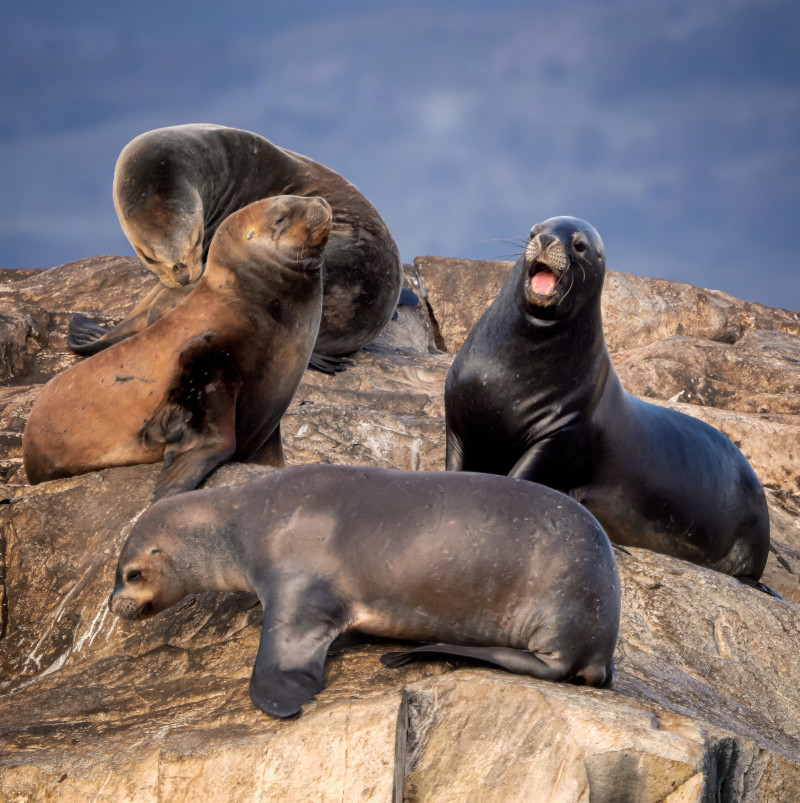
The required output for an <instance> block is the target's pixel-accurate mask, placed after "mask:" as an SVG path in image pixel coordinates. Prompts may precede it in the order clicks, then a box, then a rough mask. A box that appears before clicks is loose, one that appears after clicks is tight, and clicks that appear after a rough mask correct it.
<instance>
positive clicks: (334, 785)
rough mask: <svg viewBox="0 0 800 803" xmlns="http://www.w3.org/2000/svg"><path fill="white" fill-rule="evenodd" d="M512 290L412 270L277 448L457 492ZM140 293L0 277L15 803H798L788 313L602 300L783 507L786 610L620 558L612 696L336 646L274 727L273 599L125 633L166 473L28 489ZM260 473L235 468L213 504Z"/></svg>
mask: <svg viewBox="0 0 800 803" xmlns="http://www.w3.org/2000/svg"><path fill="white" fill-rule="evenodd" d="M509 267H510V266H509V265H508V263H470V262H465V261H462V260H446V259H434V258H428V257H426V258H422V259H419V260H417V263H416V265H415V267H414V268H409V269H408V278H409V283H410V285H412V286H413V284H414V282H415V281H417V279H418V277H419V278H421V279H422V283H423V286H424V288H425V290H426V292H427V299H426V301H427V303H426V304H424V305H421V306H420V307H417V308H401V309H400V310H399V315H398V319H397V320H396V321H394V322H392V324H390V327H389V328H388V330H387V331H386V332H385V333H384V334H383V335H382V336H381V338H380V339H379V341H378V342H377V343H376V344H375V346H374V347H371V348H370V349H369V350H366V351H362V352H360V353H359V354H358V355H356V357H355V362H356V365H355V366H353V367H352V368H350V369H349V370H348V371H346V372H345V373H343V374H339V375H336V376H324V375H321V374H317V373H312V372H307V373H306V376H305V378H304V381H303V383H302V384H301V386H300V388H299V390H298V393H297V395H296V398H295V400H294V402H293V404H292V407H291V408H290V410H289V412H288V413H287V415H286V416H285V418H284V421H283V425H282V428H283V435H284V442H285V448H286V453H287V457H288V459H289V462H290V463H294V464H296V463H303V462H330V463H371V464H376V465H385V466H395V467H399V468H405V469H408V470H416V469H441V468H443V466H444V418H443V415H444V412H443V405H442V392H443V384H444V377H445V375H446V373H447V369H448V367H449V365H450V362H451V360H452V357H453V349H455V348H457V346H458V344H459V343H460V341H461V340H463V336H465V335H466V332H467V331H468V329H469V327H471V325H472V323H474V321H475V320H477V317H478V316H479V315H480V314H481V312H482V311H483V309H485V307H486V305H487V304H488V303H489V302H490V300H491V297H492V295H493V294H494V293H495V292H496V291H497V289H499V286H500V284H502V281H503V279H504V276H505V274H506V273H507V271H508V268H509ZM146 274H147V272H146V271H145V270H144V268H141V267H140V266H139V265H138V263H136V262H135V260H126V259H123V258H121V257H97V258H94V259H91V260H82V261H81V262H78V263H72V264H71V265H66V266H63V267H61V268H54V269H53V270H50V271H47V272H36V273H33V274H25V275H22V274H21V273H20V272H18V271H5V272H3V271H0V356H1V357H2V360H1V361H0V376H2V377H3V380H2V381H3V382H4V385H3V386H2V387H0V445H1V446H0V448H1V449H2V452H0V458H1V459H0V479H1V480H2V481H3V483H4V484H2V485H0V628H1V632H2V638H0V800H9V801H11V800H54V801H55V800H59V801H61V800H87V799H108V800H135V801H139V800H164V801H183V800H187V801H188V800H192V801H194V800H199V799H217V800H243V799H269V800H271V799H281V800H285V801H295V800H326V801H327V800H336V801H341V800H348V801H349V800H391V799H395V800H409V801H433V800H442V801H444V800H448V801H449V800H478V801H483V800H486V801H495V800H496V801H509V800H525V801H529V800H546V801H587V802H588V801H627V800H630V801H672V803H677V801H716V800H723V801H742V800H744V801H762V800H769V801H773V800H775V801H782V800H785V801H792V800H798V799H800V724H798V723H800V692H798V687H800V683H799V682H798V681H799V680H800V678H798V672H799V671H800V670H798V666H800V638H799V636H800V633H799V632H798V630H800V608H798V606H797V603H800V421H798V417H797V410H796V408H795V405H796V401H797V398H798V397H799V396H798V394H799V391H798V387H797V363H798V360H800V326H799V325H798V317H797V315H796V314H795V313H792V312H787V311H783V310H771V309H769V308H766V307H761V306H759V305H755V304H749V303H745V302H740V301H737V300H736V299H732V298H731V297H729V296H725V295H724V294H721V293H714V292H711V291H706V290H702V289H699V288H693V287H689V286H687V285H677V284H672V283H669V282H661V281H658V280H647V279H640V278H638V277H633V276H625V275H622V274H613V273H612V274H610V275H609V277H608V280H607V288H606V292H605V295H604V316H605V320H606V329H607V338H608V341H609V345H610V348H611V350H612V353H613V359H614V362H615V364H616V365H617V367H618V370H619V373H620V376H621V377H622V378H623V382H624V384H625V385H626V387H628V389H629V390H631V391H632V392H634V393H636V394H638V395H641V396H643V397H648V400H650V401H652V402H653V403H657V404H664V405H668V406H671V407H674V408H676V409H680V410H682V411H683V412H686V413H688V414H690V415H695V416H697V417H699V418H702V419H703V420H706V421H708V422H709V423H711V424H713V425H714V426H717V427H718V428H720V429H721V430H722V431H724V432H725V433H726V434H728V435H729V437H731V438H732V439H733V440H734V441H736V442H737V443H738V444H739V446H740V448H742V450H743V451H744V452H745V454H746V455H747V457H748V459H750V461H751V463H752V464H753V466H754V468H755V470H756V473H757V474H758V475H759V477H760V478H761V480H762V482H764V483H765V485H766V486H767V491H768V501H769V505H770V516H771V522H772V538H773V548H772V553H771V555H770V560H769V563H768V567H767V572H766V574H765V577H764V579H765V582H767V583H768V584H769V585H771V586H772V587H774V588H776V590H778V591H780V592H781V593H782V594H783V595H784V597H785V600H784V601H778V600H775V599H773V598H770V597H768V596H767V595H765V594H762V593H759V592H757V591H754V590H752V589H750V588H747V587H744V586H742V585H741V584H739V583H738V582H737V581H735V580H733V579H732V578H729V577H726V576H724V575H720V574H717V573H715V572H712V571H709V570H705V569H702V568H700V567H697V566H694V565H691V564H688V563H684V562H681V561H678V560H675V559H672V558H668V557H665V556H662V555H656V554H654V553H650V552H648V551H646V550H636V549H629V550H625V551H623V550H617V558H618V563H619V569H620V578H621V582H622V619H621V626H620V637H619V642H618V645H617V652H616V663H617V679H616V683H615V686H614V688H613V689H612V690H610V691H609V690H596V689H587V688H578V687H572V686H566V685H559V684H552V683H546V682H543V681H537V680H533V679H531V678H523V677H519V676H515V675H510V674H507V673H503V672H500V671H498V670H493V669H489V668H483V667H475V666H459V665H457V664H455V663H448V662H426V663H417V664H413V665H409V666H406V667H403V668H401V669H398V670H389V669H386V668H384V667H382V666H381V665H380V663H379V661H378V658H379V656H380V655H381V653H382V652H384V651H385V650H386V645H384V644H379V643H376V642H375V641H374V640H364V641H359V640H357V639H350V640H349V641H347V642H345V643H339V644H337V645H335V646H334V649H333V650H332V654H331V656H330V657H329V661H328V667H327V688H326V689H325V690H324V691H323V692H322V693H321V694H320V695H318V697H317V698H316V699H315V700H314V701H313V702H312V703H310V704H309V705H307V706H305V708H304V712H303V715H302V716H301V717H300V718H299V719H297V720H293V721H285V722H278V721H275V720H272V719H270V718H268V717H266V716H264V715H263V714H261V712H259V711H258V710H257V709H255V708H254V707H253V706H252V705H251V703H250V700H249V697H248V693H247V679H248V677H249V674H250V671H251V668H252V664H253V660H254V656H255V651H256V648H257V644H258V638H259V623H260V619H261V610H260V606H259V605H258V602H257V600H256V599H255V597H253V596H251V595H248V594H204V595H201V596H199V597H193V598H189V599H187V600H184V601H183V603H181V604H180V605H178V606H177V607H176V608H174V609H172V610H170V611H166V612H164V613H163V614H160V615H159V616H157V617H155V618H154V619H152V620H150V621H148V622H139V623H137V622H125V621H123V620H118V619H116V618H114V617H113V615H112V614H111V613H110V612H109V611H108V609H107V606H106V600H107V596H108V593H109V592H110V589H111V585H112V580H113V572H114V567H115V564H116V557H117V553H118V550H119V548H120V545H121V544H122V541H123V540H124V538H125V535H126V534H127V531H128V529H129V527H130V525H131V521H132V519H133V518H134V517H135V516H136V514H137V513H138V512H139V511H140V510H142V509H143V507H144V506H145V505H146V504H147V501H148V500H149V498H150V495H151V493H152V489H153V486H154V484H155V478H156V475H157V473H158V471H159V467H158V466H156V465H151V466H132V467H127V468H119V469H113V470H108V471H103V472H96V473H92V474H88V475H85V476H82V477H74V478H71V479H66V480H58V481H55V482H51V483H45V484H42V485H39V486H35V487H30V486H28V485H27V483H26V481H25V477H24V472H23V471H22V468H21V434H22V429H23V427H24V422H25V419H26V416H27V413H28V411H29V409H30V405H31V404H32V402H33V399H34V398H35V395H36V393H37V391H38V389H39V388H40V387H41V383H42V382H43V381H46V379H47V378H49V377H50V376H52V375H54V373H55V372H56V371H58V370H61V369H62V368H63V367H65V366H67V365H69V364H71V363H72V362H74V361H76V359H77V358H75V357H74V356H73V355H71V354H69V352H68V350H67V348H66V344H65V343H66V324H67V322H68V320H69V316H70V315H71V314H72V312H73V311H80V312H83V313H84V314H89V315H91V316H92V317H93V318H94V319H95V320H97V321H98V322H100V323H111V322H113V321H114V320H118V319H119V318H120V317H121V316H123V315H124V314H125V312H126V311H127V310H128V309H129V308H130V307H131V306H132V305H133V303H134V302H135V300H136V298H137V297H138V296H139V295H141V294H142V293H143V292H144V291H145V290H146V289H147V287H148V286H149V283H150V282H149V277H148V275H146ZM417 287H418V285H417ZM437 345H438V346H439V347H440V348H441V347H442V346H446V347H447V348H448V349H450V351H442V350H437ZM701 377H702V378H703V380H702V381H699V378H701ZM267 470H269V469H264V468H262V467H258V466H243V465H235V464H231V465H228V466H224V467H222V468H221V469H219V470H218V471H217V472H215V473H214V475H212V477H211V478H210V479H209V481H208V484H209V485H219V484H232V483H236V482H242V481H244V480H246V479H247V478H248V477H251V476H254V475H256V474H258V473H260V472H262V471H267Z"/></svg>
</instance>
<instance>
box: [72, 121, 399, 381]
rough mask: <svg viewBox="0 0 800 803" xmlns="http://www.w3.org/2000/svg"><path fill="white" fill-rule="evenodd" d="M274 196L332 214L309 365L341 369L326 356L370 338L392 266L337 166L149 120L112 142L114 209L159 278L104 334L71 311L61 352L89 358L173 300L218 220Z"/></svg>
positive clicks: (375, 226) (190, 278)
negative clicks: (321, 201) (115, 147)
mask: <svg viewBox="0 0 800 803" xmlns="http://www.w3.org/2000/svg"><path fill="white" fill-rule="evenodd" d="M275 195H301V196H320V197H322V198H325V200H326V201H328V203H329V204H330V206H331V209H332V210H333V227H332V230H331V235H330V239H329V242H328V247H327V250H326V252H325V270H324V274H323V290H324V293H323V306H322V321H321V324H320V330H319V333H318V335H317V341H316V344H315V346H314V357H313V358H312V366H313V367H316V368H319V369H320V370H327V371H332V370H342V369H343V367H344V365H345V364H346V362H347V361H346V360H340V359H337V358H338V357H341V356H342V355H346V354H350V353H352V352H354V351H357V350H358V349H360V348H362V347H363V346H366V345H367V344H369V343H371V342H372V341H373V340H374V339H375V337H376V336H377V335H378V333H379V332H380V331H381V329H383V327H384V326H385V325H386V324H387V323H388V321H389V320H390V319H391V317H392V314H393V312H394V310H395V307H396V305H397V301H398V296H399V294H400V287H401V283H402V276H403V274H402V266H401V263H400V256H399V253H398V250H397V246H396V244H395V242H394V239H393V238H392V235H391V234H390V232H389V229H388V228H387V226H386V224H385V223H384V222H383V220H382V218H381V216H380V215H379V214H378V212H377V210H376V209H375V207H373V206H372V204H371V203H370V202H369V201H368V200H367V199H366V198H365V197H364V196H363V195H362V194H361V193H360V192H359V191H358V190H357V189H356V188H355V187H354V186H353V185H352V184H351V183H350V182H349V181H346V180H345V179H344V178H342V177H341V176H340V175H338V174H337V173H334V172H333V171H332V170H329V169H328V168H327V167H324V166H323V165H321V164H318V163H317V162H315V161H313V160H312V159H309V158H308V157H307V156H302V155H300V154H298V153H293V152H292V151H288V150H286V149H284V148H280V147H278V146H277V145H273V144H272V143H271V142H269V141H268V140H266V139H264V138H263V137H261V136H259V135H258V134H253V133H251V132H249V131H241V130H239V129H236V128H226V127H224V126H218V125H203V124H193V125H179V126H172V127H169V128H159V129H156V130H154V131H148V132H146V133H144V134H141V135H140V136H138V137H136V138H135V139H134V140H132V141H131V142H130V143H128V145H126V146H125V148H123V150H122V153H121V154H120V156H119V159H118V160H117V166H116V169H115V172H114V206H115V208H116V210H117V215H118V217H119V221H120V224H121V225H122V230H123V231H124V232H125V236H126V237H127V238H128V239H129V240H130V242H131V244H132V245H133V248H134V250H135V251H136V253H137V254H138V255H139V257H140V258H141V259H142V260H143V261H144V263H145V264H146V265H147V267H148V268H149V269H150V270H151V271H152V272H153V273H155V275H156V276H157V277H158V279H159V280H160V282H161V284H159V285H157V286H156V287H155V288H154V289H153V290H152V291H151V292H150V293H149V294H148V295H147V296H145V298H144V299H142V301H141V302H140V303H139V304H138V305H137V306H136V308H135V309H134V310H133V311H132V312H131V314H130V315H129V316H128V317H127V318H126V319H125V320H123V321H122V322H121V323H120V324H118V325H117V326H116V327H114V328H113V329H111V330H109V331H107V330H105V329H103V328H102V327H100V326H98V325H97V324H95V323H93V322H92V321H91V320H90V319H88V318H86V317H85V316H83V315H76V316H75V317H73V319H72V321H71V322H70V336H69V340H68V342H69V345H70V346H71V348H72V349H73V350H75V351H78V352H80V353H83V354H94V353H96V352H97V351H100V350H101V349H103V348H106V347H107V346H109V345H111V344H113V343H117V342H119V341H120V340H123V339H124V338H126V337H129V336H130V335H132V334H134V333H135V332H137V331H141V330H142V329H143V328H144V327H145V326H147V325H148V324H150V323H152V322H153V321H154V320H155V319H156V318H157V317H158V316H159V315H160V314H161V312H162V310H163V309H164V308H168V307H170V306H174V305H175V304H177V303H179V302H180V301H181V300H182V299H183V298H184V296H185V295H186V292H187V289H186V288H187V287H190V286H191V285H192V284H193V283H194V282H196V281H197V279H199V278H200V275H201V274H202V272H203V264H204V262H205V257H206V252H207V251H208V247H209V244H210V242H211V239H212V237H213V235H214V232H215V231H216V230H217V227H218V226H219V225H220V223H222V221H223V220H224V219H225V218H226V217H227V216H228V215H230V214H231V213H233V212H235V211H236V210H237V209H241V208H242V207H243V206H247V204H250V203H252V202H253V201H257V200H260V199H261V198H267V197H270V196H275Z"/></svg>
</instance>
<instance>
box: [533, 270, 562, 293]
mask: <svg viewBox="0 0 800 803" xmlns="http://www.w3.org/2000/svg"><path fill="white" fill-rule="evenodd" d="M556 281H557V280H556V275H555V273H553V271H551V270H548V269H547V268H545V269H544V270H540V271H539V272H538V273H536V274H534V276H533V278H532V279H531V290H533V292H534V293H536V294H537V295H540V296H547V295H550V293H552V292H553V288H554V287H555V286H556Z"/></svg>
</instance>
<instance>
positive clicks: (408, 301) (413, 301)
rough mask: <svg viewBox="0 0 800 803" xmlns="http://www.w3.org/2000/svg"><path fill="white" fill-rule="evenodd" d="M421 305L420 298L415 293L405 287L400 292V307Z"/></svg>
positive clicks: (398, 304)
mask: <svg viewBox="0 0 800 803" xmlns="http://www.w3.org/2000/svg"><path fill="white" fill-rule="evenodd" d="M418 304H419V296H417V294H416V293H415V292H414V291H413V290H408V289H407V288H405V287H403V288H402V289H401V290H400V297H399V298H398V299H397V306H398V307H416V306H417V305H418Z"/></svg>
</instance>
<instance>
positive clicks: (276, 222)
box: [275, 215, 286, 226]
mask: <svg viewBox="0 0 800 803" xmlns="http://www.w3.org/2000/svg"><path fill="white" fill-rule="evenodd" d="M285 220H286V215H281V216H280V217H279V218H278V219H277V220H276V221H275V225H276V226H277V225H278V224H279V223H283V222H284V221H285Z"/></svg>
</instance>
